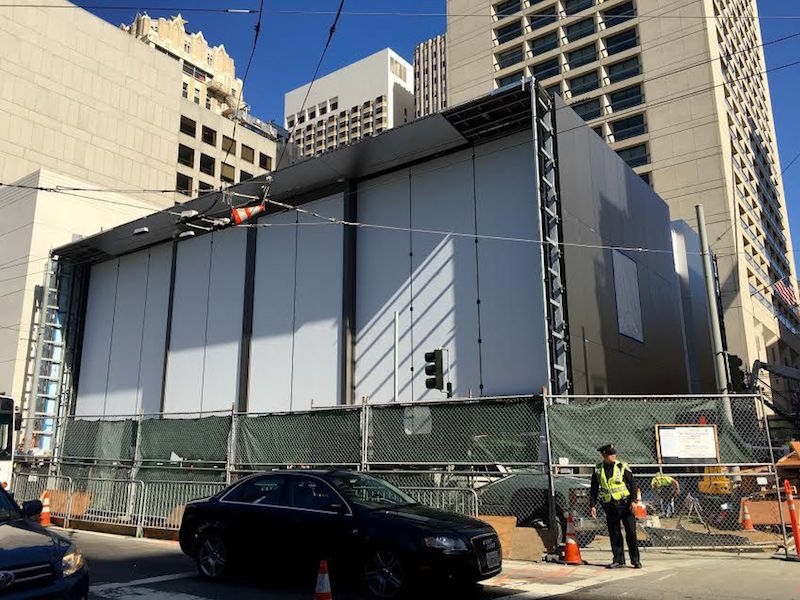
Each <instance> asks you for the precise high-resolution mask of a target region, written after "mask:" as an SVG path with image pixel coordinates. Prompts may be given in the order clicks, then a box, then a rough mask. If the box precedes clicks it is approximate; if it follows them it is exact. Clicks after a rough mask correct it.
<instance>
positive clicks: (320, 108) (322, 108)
mask: <svg viewBox="0 0 800 600" xmlns="http://www.w3.org/2000/svg"><path fill="white" fill-rule="evenodd" d="M327 112H328V107H327V106H320V107H319V114H320V115H324V114H326V113H327Z"/></svg>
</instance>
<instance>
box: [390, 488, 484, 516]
mask: <svg viewBox="0 0 800 600" xmlns="http://www.w3.org/2000/svg"><path fill="white" fill-rule="evenodd" d="M401 489H402V490H403V491H404V492H405V493H406V494H408V495H409V496H411V497H412V498H413V499H414V500H416V501H417V502H419V503H420V504H424V505H425V506H430V507H431V508H438V509H441V510H446V511H449V512H454V513H458V514H460V515H467V516H469V517H476V516H478V494H477V493H476V492H475V490H472V489H469V488H436V487H406V488H401Z"/></svg>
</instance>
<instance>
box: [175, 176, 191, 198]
mask: <svg viewBox="0 0 800 600" xmlns="http://www.w3.org/2000/svg"><path fill="white" fill-rule="evenodd" d="M175 189H176V190H178V191H179V192H180V193H181V194H184V195H185V196H191V195H192V178H191V177H188V176H186V175H184V174H183V173H178V175H177V177H176V178H175Z"/></svg>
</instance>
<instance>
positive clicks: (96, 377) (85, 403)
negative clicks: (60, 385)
mask: <svg viewBox="0 0 800 600" xmlns="http://www.w3.org/2000/svg"><path fill="white" fill-rule="evenodd" d="M118 264H119V263H118V261H116V260H110V261H108V262H104V263H100V264H98V265H95V266H93V267H92V270H91V274H90V276H89V294H88V298H87V301H86V302H87V303H86V323H85V325H84V331H83V351H82V354H81V366H80V378H79V379H78V398H77V401H76V404H75V414H76V415H79V416H80V415H92V416H94V415H102V414H103V411H104V410H105V401H106V384H107V382H108V359H109V355H110V354H111V331H112V327H113V324H114V306H115V304H116V296H117V293H116V290H117V268H118Z"/></svg>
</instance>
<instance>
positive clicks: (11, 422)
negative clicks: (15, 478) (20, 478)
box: [0, 396, 22, 490]
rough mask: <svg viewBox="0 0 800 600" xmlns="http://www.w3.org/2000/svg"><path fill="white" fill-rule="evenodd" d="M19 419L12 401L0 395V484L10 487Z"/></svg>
mask: <svg viewBox="0 0 800 600" xmlns="http://www.w3.org/2000/svg"><path fill="white" fill-rule="evenodd" d="M21 424H22V423H21V421H20V419H19V418H17V415H15V414H14V401H13V400H12V399H11V398H8V397H7V396H0V486H3V488H5V489H7V490H10V489H11V473H12V469H13V467H14V431H17V430H19V429H20V425H21Z"/></svg>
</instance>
